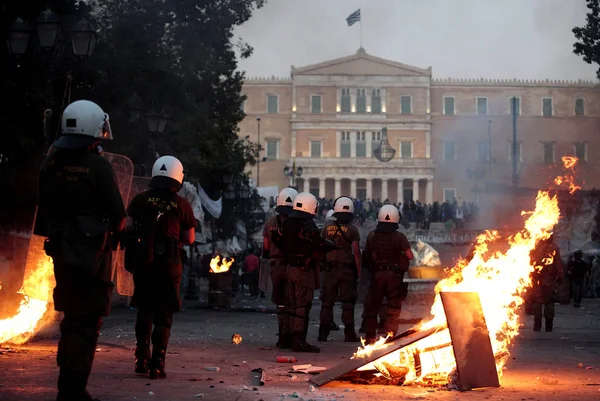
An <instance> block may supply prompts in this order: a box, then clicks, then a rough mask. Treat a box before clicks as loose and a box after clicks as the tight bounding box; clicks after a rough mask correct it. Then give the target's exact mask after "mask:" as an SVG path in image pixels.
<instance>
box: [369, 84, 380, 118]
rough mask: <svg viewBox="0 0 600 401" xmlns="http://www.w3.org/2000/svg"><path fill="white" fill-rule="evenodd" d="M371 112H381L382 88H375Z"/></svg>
mask: <svg viewBox="0 0 600 401" xmlns="http://www.w3.org/2000/svg"><path fill="white" fill-rule="evenodd" d="M371 113H374V114H381V90H380V89H373V92H372V95H371Z"/></svg>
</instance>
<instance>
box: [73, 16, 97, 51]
mask: <svg viewBox="0 0 600 401" xmlns="http://www.w3.org/2000/svg"><path fill="white" fill-rule="evenodd" d="M71 43H72V45H73V54H74V55H76V56H78V57H86V56H87V57H91V55H92V52H93V51H94V47H95V46H96V43H98V34H97V33H96V31H95V30H94V28H93V27H92V24H91V23H90V22H89V21H88V20H83V21H79V22H77V23H76V24H75V26H74V27H73V29H72V30H71Z"/></svg>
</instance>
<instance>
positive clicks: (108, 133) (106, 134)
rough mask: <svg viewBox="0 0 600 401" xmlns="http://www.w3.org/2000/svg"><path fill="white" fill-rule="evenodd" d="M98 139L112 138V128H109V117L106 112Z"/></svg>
mask: <svg viewBox="0 0 600 401" xmlns="http://www.w3.org/2000/svg"><path fill="white" fill-rule="evenodd" d="M99 139H106V140H109V141H112V139H113V134H112V130H111V129H110V118H109V117H108V114H106V113H104V121H103V122H102V129H101V131H100V137H99Z"/></svg>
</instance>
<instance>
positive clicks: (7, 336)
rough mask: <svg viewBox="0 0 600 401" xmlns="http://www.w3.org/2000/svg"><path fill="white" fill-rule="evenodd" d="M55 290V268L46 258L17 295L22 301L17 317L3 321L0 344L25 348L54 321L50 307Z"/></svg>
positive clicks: (0, 326)
mask: <svg viewBox="0 0 600 401" xmlns="http://www.w3.org/2000/svg"><path fill="white" fill-rule="evenodd" d="M53 288H54V265H53V264H52V259H51V258H50V257H48V256H44V257H43V258H41V259H40V260H39V261H38V263H37V267H36V268H35V270H33V271H31V272H30V273H29V275H28V276H27V277H26V279H25V280H24V282H23V286H22V287H21V289H20V290H19V291H18V294H21V295H22V300H21V304H20V306H19V310H18V311H17V313H16V315H14V316H12V317H9V318H6V319H0V344H5V343H10V344H16V345H20V344H24V343H26V342H27V341H28V340H29V339H30V338H31V337H33V335H34V334H35V333H36V331H37V330H40V329H41V328H42V327H43V326H44V325H46V324H47V323H48V322H50V321H51V320H52V317H53V316H54V312H53V309H52V308H51V307H49V306H51V299H52V289H53ZM1 290H2V286H1V285H0V291H1ZM47 312H48V313H47Z"/></svg>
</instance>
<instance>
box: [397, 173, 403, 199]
mask: <svg viewBox="0 0 600 401" xmlns="http://www.w3.org/2000/svg"><path fill="white" fill-rule="evenodd" d="M397 192H398V194H397V197H398V199H397V200H396V203H398V202H401V203H404V180H403V179H400V178H398V189H397Z"/></svg>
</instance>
